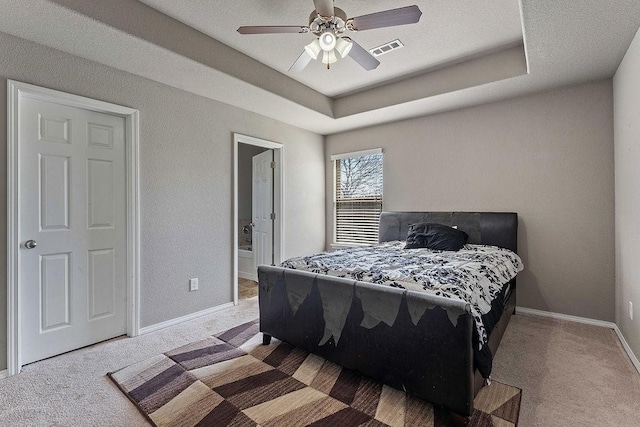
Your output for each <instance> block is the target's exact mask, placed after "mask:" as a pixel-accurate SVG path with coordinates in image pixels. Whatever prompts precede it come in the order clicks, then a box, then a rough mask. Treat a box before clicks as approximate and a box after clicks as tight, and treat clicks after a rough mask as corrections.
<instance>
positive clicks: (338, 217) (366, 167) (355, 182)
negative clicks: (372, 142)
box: [334, 150, 382, 244]
mask: <svg viewBox="0 0 640 427" xmlns="http://www.w3.org/2000/svg"><path fill="white" fill-rule="evenodd" d="M372 153H373V154H372ZM334 162H335V221H336V222H335V242H336V243H341V244H371V243H377V242H378V222H379V220H380V213H381V212H382V151H381V150H375V151H367V152H362V153H353V154H352V155H351V156H349V155H340V156H336V157H335V160H334Z"/></svg>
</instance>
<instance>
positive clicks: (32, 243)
mask: <svg viewBox="0 0 640 427" xmlns="http://www.w3.org/2000/svg"><path fill="white" fill-rule="evenodd" d="M36 246H38V242H36V241H35V240H27V241H26V242H24V247H25V248H27V249H33V248H35V247H36Z"/></svg>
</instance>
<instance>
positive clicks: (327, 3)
mask: <svg viewBox="0 0 640 427" xmlns="http://www.w3.org/2000/svg"><path fill="white" fill-rule="evenodd" d="M313 5H314V6H315V7H316V12H318V14H320V16H324V17H325V18H329V17H330V16H333V13H334V12H333V0H313Z"/></svg>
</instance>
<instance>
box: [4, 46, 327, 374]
mask: <svg viewBox="0 0 640 427" xmlns="http://www.w3.org/2000/svg"><path fill="white" fill-rule="evenodd" d="M6 79H14V80H19V81H23V82H27V83H32V84H36V85H40V86H46V87H49V88H53V89H57V90H61V91H65V92H69V93H74V94H78V95H82V96H87V97H90V98H96V99H100V100H103V101H108V102H112V103H115V104H120V105H125V106H128V107H133V108H137V109H139V110H140V180H141V181H140V182H141V183H140V187H141V235H142V247H141V251H142V272H141V273H142V283H141V298H142V301H141V316H142V319H141V320H142V326H148V325H152V324H155V323H158V322H161V321H164V320H168V319H172V318H175V317H178V316H182V315H185V314H189V313H193V312H196V311H199V310H204V309H207V308H209V307H213V306H216V305H220V304H223V303H227V302H229V301H231V300H232V283H231V282H232V280H231V275H232V271H231V270H232V268H231V263H232V239H233V229H232V209H233V207H232V185H233V184H232V163H233V149H232V147H233V136H232V132H239V133H242V134H245V135H252V136H256V137H261V138H265V139H269V140H272V141H278V142H281V143H283V144H284V158H285V164H284V174H285V191H286V194H285V198H286V201H287V203H286V208H285V212H284V215H285V220H286V228H285V230H284V235H285V239H286V242H287V245H286V247H285V250H286V252H285V254H284V256H286V257H292V256H295V255H302V254H308V253H312V252H317V251H319V250H322V249H323V247H324V245H325V241H324V236H325V230H324V221H325V216H324V214H323V210H324V203H325V196H324V181H325V179H324V164H323V161H324V156H323V154H324V151H323V138H322V136H320V135H316V134H313V133H311V132H308V131H304V130H301V129H298V128H295V127H292V126H289V125H285V124H283V123H280V122H277V121H275V120H272V119H268V118H265V117H263V116H259V115H257V114H253V113H249V112H246V111H244V110H241V109H238V108H234V107H230V106H228V105H225V104H221V103H219V102H215V101H212V100H210V99H207V98H204V97H199V96H195V95H193V94H190V93H187V92H183V91H180V90H178V89H174V88H171V87H168V86H165V85H162V84H159V83H156V82H153V81H150V80H147V79H144V78H141V77H137V76H134V75H131V74H128V73H125V72H121V71H118V70H115V69H112V68H109V67H106V66H103V65H100V64H97V63H94V62H91V61H87V60H84V59H80V58H78V57H74V56H72V55H68V54H65V53H62V52H59V51H56V50H53V49H50V48H47V47H44V46H41V45H37V44H34V43H31V42H27V41H24V40H21V39H18V38H15V37H12V36H8V35H6V34H2V33H0V99H6ZM0 134H1V135H6V103H5V102H0ZM5 177H6V150H4V149H2V150H0V223H1V224H4V223H5V222H6V216H5V215H6V191H5V187H6V181H5ZM4 241H6V230H5V228H4V227H0V242H4ZM0 265H6V254H5V245H2V244H0ZM2 270H3V271H4V269H2ZM190 277H198V278H200V290H199V291H197V292H188V279H189V278H190ZM5 280H6V279H5V275H4V274H2V275H0V288H4V287H5ZM5 300H6V294H5V292H0V369H4V367H5V353H6V351H5V346H6V337H5V330H6V326H5V321H6V313H5V307H6V301H5Z"/></svg>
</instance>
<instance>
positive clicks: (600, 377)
mask: <svg viewBox="0 0 640 427" xmlns="http://www.w3.org/2000/svg"><path fill="white" fill-rule="evenodd" d="M493 377H494V378H495V379H496V380H498V381H501V382H505V383H508V384H511V385H513V386H516V387H520V388H521V389H522V405H521V410H520V425H521V426H545V427H546V426H616V427H623V426H629V427H637V426H640V374H638V371H636V369H635V368H634V366H633V365H632V363H631V360H629V358H628V356H627V354H626V353H625V351H624V349H623V348H622V345H621V344H620V341H619V340H618V337H617V336H616V334H615V332H613V330H611V329H607V328H601V327H598V326H590V325H584V324H580V323H574V322H566V321H561V320H553V319H546V318H540V317H526V316H513V317H512V318H511V322H510V323H509V326H508V328H507V331H506V333H505V337H504V339H503V341H502V343H501V344H500V348H498V352H497V354H496V357H495V359H494V362H493Z"/></svg>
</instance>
